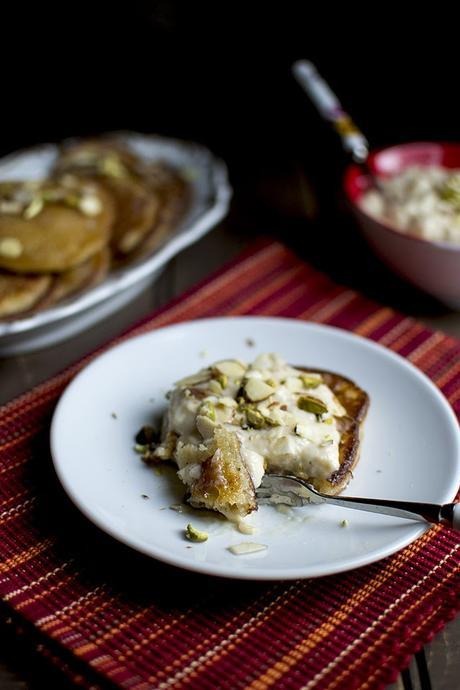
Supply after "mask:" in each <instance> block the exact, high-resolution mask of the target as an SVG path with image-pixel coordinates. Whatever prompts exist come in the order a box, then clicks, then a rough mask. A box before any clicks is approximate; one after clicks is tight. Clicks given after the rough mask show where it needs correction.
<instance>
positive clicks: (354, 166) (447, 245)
mask: <svg viewBox="0 0 460 690" xmlns="http://www.w3.org/2000/svg"><path fill="white" fill-rule="evenodd" d="M420 145H435V146H439V147H440V148H444V147H446V146H453V147H455V148H458V150H459V153H460V142H458V141H428V140H423V141H407V142H403V143H401V144H392V145H391V146H381V147H378V148H375V149H371V151H370V152H369V159H370V161H371V163H372V161H373V160H374V158H375V157H376V156H377V155H378V154H380V153H383V152H386V151H392V150H394V149H407V148H413V147H416V146H420ZM459 167H460V166H459ZM359 169H360V167H359V165H358V163H349V164H348V165H347V167H346V168H345V171H344V173H343V176H342V189H343V191H344V193H345V196H346V199H347V202H348V203H349V204H350V205H351V206H352V208H353V210H354V211H357V212H358V213H359V214H361V215H363V216H364V217H365V218H368V219H369V220H371V221H372V222H373V223H376V224H377V225H379V226H380V227H381V228H383V229H384V230H388V231H389V232H391V233H392V234H395V235H397V236H398V237H399V238H401V237H402V238H405V239H406V240H409V241H413V242H419V243H423V244H426V245H433V246H435V247H438V248H439V249H444V250H450V251H454V252H460V244H455V243H454V242H446V241H444V240H429V239H427V238H426V237H418V236H417V235H412V234H410V233H405V232H403V231H401V230H398V229H397V228H396V227H395V226H393V225H390V224H389V223H386V222H385V221H382V220H380V219H379V218H376V217H375V216H372V215H371V214H370V213H368V212H367V211H365V210H364V209H363V208H362V207H361V206H360V205H359V204H358V203H357V202H356V201H355V200H354V199H352V197H351V194H350V190H349V181H350V178H351V174H352V172H354V171H359Z"/></svg>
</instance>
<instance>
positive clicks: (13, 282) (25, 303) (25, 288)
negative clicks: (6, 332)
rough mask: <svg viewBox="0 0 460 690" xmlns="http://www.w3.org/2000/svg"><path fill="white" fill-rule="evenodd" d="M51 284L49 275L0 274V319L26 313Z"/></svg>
mask: <svg viewBox="0 0 460 690" xmlns="http://www.w3.org/2000/svg"><path fill="white" fill-rule="evenodd" d="M51 282H52V278H51V276H50V275H43V276H19V275H13V274H11V273H6V272H0V319H4V318H8V317H12V316H17V315H18V314H22V313H23V312H28V311H29V310H30V309H32V308H33V307H34V306H35V305H37V303H39V302H40V300H41V299H42V298H43V296H44V295H45V294H46V293H47V291H48V290H49V288H50V285H51Z"/></svg>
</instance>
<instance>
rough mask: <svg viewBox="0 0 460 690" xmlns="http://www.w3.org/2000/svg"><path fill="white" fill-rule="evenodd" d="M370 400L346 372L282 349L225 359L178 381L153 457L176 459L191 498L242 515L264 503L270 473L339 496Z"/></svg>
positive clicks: (148, 452) (148, 451)
mask: <svg viewBox="0 0 460 690" xmlns="http://www.w3.org/2000/svg"><path fill="white" fill-rule="evenodd" d="M368 404H369V399H368V396H367V394H366V393H365V392H364V391H363V390H361V389H360V388H359V387H358V386H356V384H354V383H353V382H352V381H350V380H349V379H346V378H345V377H342V376H340V375H338V374H332V373H330V372H324V371H318V370H308V369H304V368H301V367H292V366H290V365H288V364H286V362H285V361H284V360H283V359H282V358H281V357H280V356H279V355H276V354H263V355H260V356H259V357H257V359H256V360H255V361H254V362H253V363H252V364H250V365H247V364H245V363H243V362H240V361H239V360H230V359H229V360H223V361H220V362H216V363H215V364H213V365H212V366H210V367H207V368H205V369H202V370H201V371H199V372H198V373H197V374H194V375H192V376H189V377H186V378H184V379H182V380H181V381H178V382H177V383H176V385H175V387H174V389H173V390H172V391H171V392H170V394H169V407H168V410H167V412H166V414H165V416H164V419H163V429H162V436H161V443H159V444H155V443H150V444H147V445H146V446H145V450H144V458H145V460H146V461H148V462H159V461H162V460H170V461H173V462H174V463H176V464H177V466H178V467H179V472H178V474H179V477H180V479H181V480H182V481H183V482H184V484H185V485H186V486H187V489H188V492H189V496H190V502H191V503H192V505H195V506H201V507H206V508H209V509H211V510H217V511H218V512H220V513H223V514H224V515H226V516H227V517H228V518H229V519H232V520H238V519H240V518H242V517H244V516H245V515H247V514H248V513H250V512H252V511H253V510H256V509H257V503H256V495H255V489H256V488H257V487H258V486H259V485H260V483H261V481H262V477H263V475H264V473H265V472H270V471H272V472H277V473H284V474H292V475H295V476H298V477H301V478H304V479H306V480H307V481H309V482H311V483H312V484H313V485H314V486H315V487H316V488H318V489H320V490H321V491H324V492H325V493H329V494H335V493H338V492H339V491H341V490H342V489H343V488H344V487H345V486H346V484H347V483H348V481H349V479H350V477H351V472H352V470H353V467H354V466H355V465H356V462H357V460H358V456H359V439H360V432H361V429H362V423H363V421H364V417H365V415H366V411H367V408H368Z"/></svg>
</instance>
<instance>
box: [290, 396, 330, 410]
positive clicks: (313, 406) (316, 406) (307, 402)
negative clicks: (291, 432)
mask: <svg viewBox="0 0 460 690" xmlns="http://www.w3.org/2000/svg"><path fill="white" fill-rule="evenodd" d="M297 407H298V408H299V409H300V410H304V412H311V413H312V414H316V415H322V414H326V412H327V407H326V405H325V404H324V403H323V402H321V400H318V398H313V397H311V396H310V395H301V396H299V398H298V400H297Z"/></svg>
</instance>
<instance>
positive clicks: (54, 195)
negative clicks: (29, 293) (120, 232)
mask: <svg viewBox="0 0 460 690" xmlns="http://www.w3.org/2000/svg"><path fill="white" fill-rule="evenodd" d="M10 186H11V185H10ZM0 195H1V188H0ZM14 203H16V208H15V210H13V208H12V205H13V204H14ZM113 207H114V205H113V201H112V198H111V196H110V194H109V193H108V192H107V191H106V190H104V189H103V188H102V186H101V185H98V184H97V183H95V182H94V181H88V180H87V179H81V180H80V179H78V178H71V179H70V178H67V179H66V180H60V181H57V182H56V181H53V182H43V183H41V184H40V185H36V184H35V185H33V186H31V185H29V184H28V183H14V187H13V190H12V191H10V192H9V194H8V195H6V194H4V195H3V198H2V199H1V201H0V267H2V268H5V269H8V270H10V271H14V272H17V273H49V272H52V273H59V272H62V271H67V270H69V269H71V268H73V267H74V266H77V265H78V264H81V263H82V262H83V261H86V259H88V258H90V257H91V256H93V255H94V254H96V253H97V252H100V251H101V250H102V249H103V247H105V246H106V245H107V243H108V241H109V239H110V235H111V230H112V224H113V218H114V210H113Z"/></svg>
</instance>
